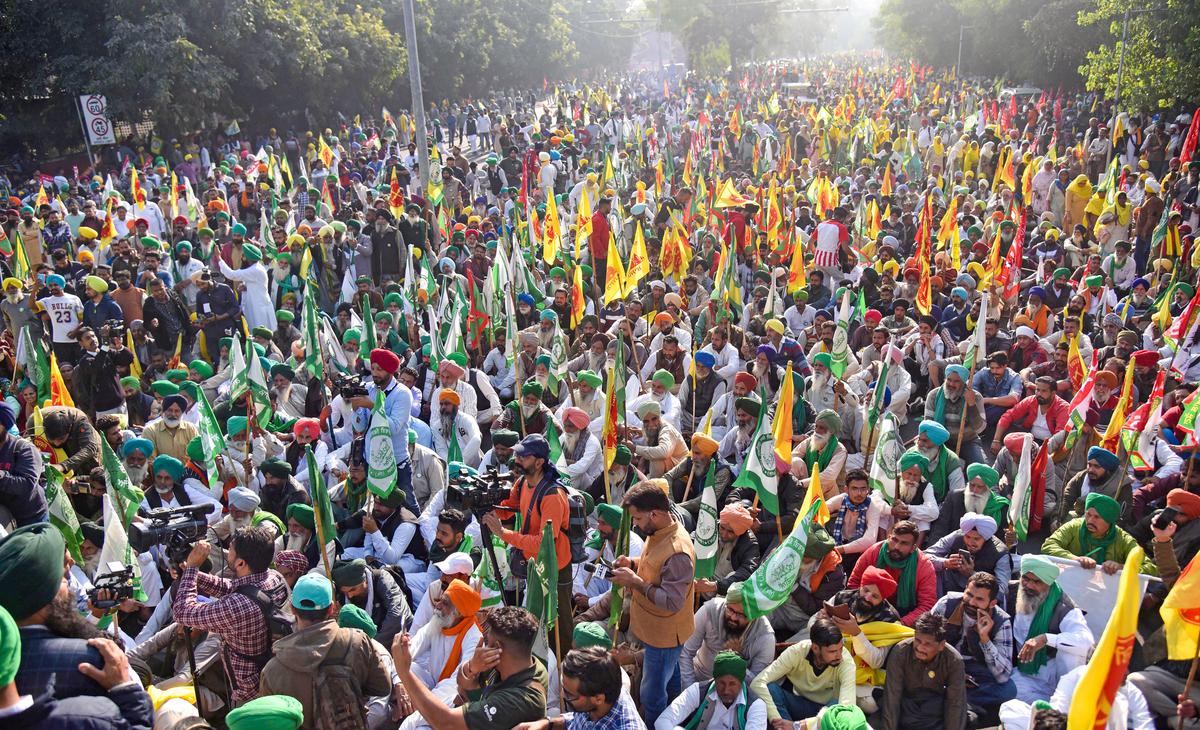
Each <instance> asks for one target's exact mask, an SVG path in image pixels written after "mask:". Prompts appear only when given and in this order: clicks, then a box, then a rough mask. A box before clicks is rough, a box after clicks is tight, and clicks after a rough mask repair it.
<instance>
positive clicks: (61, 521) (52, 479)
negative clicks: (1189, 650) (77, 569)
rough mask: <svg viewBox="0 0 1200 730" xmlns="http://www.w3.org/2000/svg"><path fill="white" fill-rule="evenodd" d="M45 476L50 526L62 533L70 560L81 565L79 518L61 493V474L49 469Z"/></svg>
mask: <svg viewBox="0 0 1200 730" xmlns="http://www.w3.org/2000/svg"><path fill="white" fill-rule="evenodd" d="M45 474H46V506H47V507H48V508H49V510H48V512H49V518H50V524H52V525H54V526H55V527H57V528H58V531H59V532H61V533H62V536H63V540H65V541H66V543H67V550H68V551H69V552H70V553H71V558H72V559H74V560H75V562H76V563H79V564H83V553H82V552H81V551H80V546H81V545H83V531H82V530H81V529H80V528H79V517H78V516H77V515H76V514H75V508H74V507H73V506H71V500H70V498H68V497H67V493H66V492H65V491H63V473H62V472H61V471H59V470H58V469H56V468H54V467H49V468H47V469H46V470H45Z"/></svg>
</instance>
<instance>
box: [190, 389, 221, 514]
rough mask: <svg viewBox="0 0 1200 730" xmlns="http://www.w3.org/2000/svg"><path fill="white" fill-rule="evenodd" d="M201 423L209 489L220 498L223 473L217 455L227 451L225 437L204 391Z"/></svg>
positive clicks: (201, 397) (201, 405) (198, 426)
mask: <svg viewBox="0 0 1200 730" xmlns="http://www.w3.org/2000/svg"><path fill="white" fill-rule="evenodd" d="M197 404H198V405H199V408H200V421H199V423H198V424H197V429H198V430H199V432H200V446H201V448H202V449H204V468H205V469H206V470H207V471H208V489H209V491H210V492H212V494H213V496H214V497H217V498H220V497H221V493H222V491H223V490H222V484H221V473H220V471H219V470H218V469H217V455H218V454H220V453H221V452H222V451H224V450H225V435H224V434H223V433H222V432H221V423H220V421H218V420H217V414H216V413H214V412H213V409H212V405H210V404H209V402H208V397H207V396H206V395H204V391H200V400H199V401H198V402H197Z"/></svg>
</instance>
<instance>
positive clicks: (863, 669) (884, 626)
mask: <svg viewBox="0 0 1200 730" xmlns="http://www.w3.org/2000/svg"><path fill="white" fill-rule="evenodd" d="M858 628H860V629H862V632H863V636H865V637H866V638H867V641H869V642H871V643H872V644H873V645H875V646H878V647H883V646H893V645H895V644H899V643H900V642H901V641H904V640H905V639H907V638H910V637H911V636H912V635H913V633H914V632H913V630H912V629H911V628H909V627H908V626H905V625H903V624H894V623H890V622H887V621H870V622H868V623H865V624H860V625H859V627H858ZM846 648H847V649H849V650H850V656H852V657H854V681H855V684H868V685H872V686H875V687H882V686H883V679H884V672H883V670H882V669H875V668H874V667H871V666H869V665H868V664H867V663H866V662H865V661H863V658H862V657H860V656H858V654H856V653H855V651H854V642H849V643H847V644H846Z"/></svg>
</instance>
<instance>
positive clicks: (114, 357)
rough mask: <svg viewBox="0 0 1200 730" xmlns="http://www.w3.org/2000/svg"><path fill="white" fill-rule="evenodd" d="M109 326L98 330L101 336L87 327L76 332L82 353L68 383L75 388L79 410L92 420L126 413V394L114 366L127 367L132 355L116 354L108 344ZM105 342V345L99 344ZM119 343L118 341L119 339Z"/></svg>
mask: <svg viewBox="0 0 1200 730" xmlns="http://www.w3.org/2000/svg"><path fill="white" fill-rule="evenodd" d="M109 331H110V330H109V325H107V324H106V325H104V326H103V327H101V328H100V337H99V338H97V336H96V333H95V331H93V330H92V328H90V327H82V328H80V329H79V331H78V332H76V333H75V337H76V339H77V340H79V347H80V348H81V349H82V350H83V354H82V355H80V357H79V362H77V363H75V375H74V377H73V378H72V379H71V384H72V385H74V386H75V387H74V388H73V389H72V393H74V394H75V403H76V405H78V406H79V409H80V410H82V411H83V412H84V413H86V414H88V416H89V417H90V418H92V419H93V420H95V418H96V417H97V416H103V415H108V414H114V413H124V412H125V394H124V392H123V391H122V390H121V383H120V381H119V380H118V379H117V367H119V366H125V367H128V366H129V364H130V363H131V362H133V356H132V355H131V354H130V353H129V351H128V350H122V351H121V352H117V351H115V350H114V349H112V347H111V345H110V342H111V341H112V340H113V339H115V338H111V337H110V336H109ZM101 341H104V343H105V344H104V345H101V344H100V342H101ZM118 341H119V340H118Z"/></svg>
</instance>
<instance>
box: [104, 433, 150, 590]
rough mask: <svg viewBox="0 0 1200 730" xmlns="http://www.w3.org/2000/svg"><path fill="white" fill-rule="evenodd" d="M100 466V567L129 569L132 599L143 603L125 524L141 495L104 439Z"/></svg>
mask: <svg viewBox="0 0 1200 730" xmlns="http://www.w3.org/2000/svg"><path fill="white" fill-rule="evenodd" d="M100 463H101V466H102V467H103V468H104V478H105V481H106V482H107V493H106V494H105V495H104V545H103V546H102V547H101V549H100V565H101V566H103V565H106V564H107V563H110V562H119V563H121V564H122V565H126V566H130V567H132V568H133V585H134V595H133V597H134V598H135V599H137V600H139V601H145V600H146V592H145V591H143V590H142V572H141V566H139V565H138V561H137V556H136V555H134V553H133V548H132V547H130V545H129V523H130V522H131V521H132V520H133V516H134V515H135V514H137V510H138V506H139V505H140V504H141V503H142V499H143V498H144V497H145V494H144V493H143V492H142V490H141V489H139V488H138V487H136V486H134V485H133V483H132V482H130V481H129V474H128V473H126V471H125V465H124V464H122V463H121V460H120V459H118V458H117V454H116V452H114V451H113V450H112V447H111V446H109V445H108V439H103V438H102V439H100Z"/></svg>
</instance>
